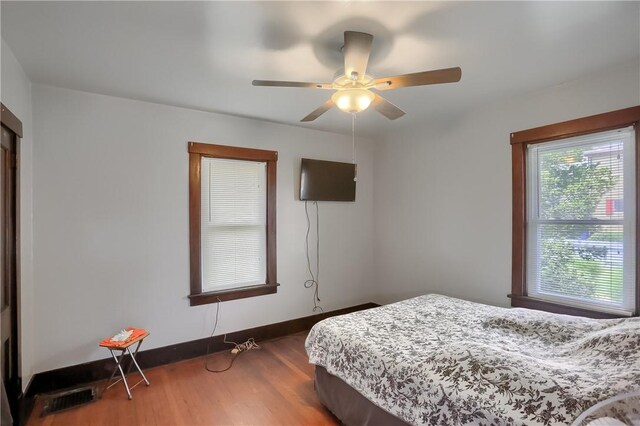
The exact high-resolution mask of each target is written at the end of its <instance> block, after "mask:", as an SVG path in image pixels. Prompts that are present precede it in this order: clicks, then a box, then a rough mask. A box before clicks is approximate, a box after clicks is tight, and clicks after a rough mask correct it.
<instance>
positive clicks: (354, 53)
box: [342, 31, 373, 79]
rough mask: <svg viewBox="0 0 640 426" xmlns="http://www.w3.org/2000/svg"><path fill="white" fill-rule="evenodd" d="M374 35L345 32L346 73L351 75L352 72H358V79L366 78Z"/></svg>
mask: <svg viewBox="0 0 640 426" xmlns="http://www.w3.org/2000/svg"><path fill="white" fill-rule="evenodd" d="M372 43H373V36H372V35H371V34H367V33H359V32H356V31H345V32H344V49H343V51H342V53H343V54H344V75H346V76H347V77H351V75H352V74H351V73H353V72H356V73H358V79H362V78H364V76H365V74H366V72H367V63H368V62H369V54H370V53H371V44H372Z"/></svg>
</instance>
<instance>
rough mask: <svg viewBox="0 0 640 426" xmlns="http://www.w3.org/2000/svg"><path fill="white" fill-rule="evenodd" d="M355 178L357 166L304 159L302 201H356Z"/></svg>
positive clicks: (301, 181) (301, 174) (301, 180)
mask: <svg viewBox="0 0 640 426" xmlns="http://www.w3.org/2000/svg"><path fill="white" fill-rule="evenodd" d="M355 177H356V165H355V164H352V163H338V162H335V161H323V160H312V159H309V158H303V159H302V167H301V171H300V200H302V201H355V200H356V181H355Z"/></svg>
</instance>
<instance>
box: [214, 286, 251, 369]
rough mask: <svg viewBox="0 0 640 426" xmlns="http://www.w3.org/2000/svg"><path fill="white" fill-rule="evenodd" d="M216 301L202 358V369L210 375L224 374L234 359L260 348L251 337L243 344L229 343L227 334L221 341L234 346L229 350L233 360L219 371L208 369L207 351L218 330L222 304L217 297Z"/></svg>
mask: <svg viewBox="0 0 640 426" xmlns="http://www.w3.org/2000/svg"><path fill="white" fill-rule="evenodd" d="M216 299H217V300H218V302H217V303H216V320H215V322H214V323H213V330H212V331H211V336H209V341H208V342H207V353H206V355H205V358H204V368H205V370H207V371H209V372H211V373H224V372H225V371H227V370H229V369H231V367H232V366H233V362H234V361H235V360H236V358H238V356H239V355H240V354H241V353H242V352H244V351H248V350H251V349H260V346H259V345H258V344H257V343H256V342H255V340H253V337H252V338H250V339H249V340H247V341H246V342H244V343H240V344H238V343H236V342H231V341H228V340H227V333H225V334H224V337H223V339H222V342H223V343H226V344H231V345H234V346H235V347H234V348H233V349H232V350H231V353H232V354H233V358H231V362H230V363H229V365H228V366H227V367H225V368H223V369H221V370H214V369H212V368H210V367H209V358H210V354H209V351H210V349H211V342H212V341H213V335H214V334H215V332H216V328H218V318H219V314H220V302H222V301H221V300H220V298H219V297H216Z"/></svg>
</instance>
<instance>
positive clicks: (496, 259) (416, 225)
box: [374, 62, 640, 306]
mask: <svg viewBox="0 0 640 426" xmlns="http://www.w3.org/2000/svg"><path fill="white" fill-rule="evenodd" d="M639 104H640V64H639V63H638V62H633V63H627V64H622V65H618V66H616V67H612V68H610V69H607V70H603V71H602V72H601V73H598V74H597V75H593V76H590V77H588V78H583V79H581V80H576V81H573V82H569V83H565V84H561V85H559V86H556V87H551V88H549V89H546V90H543V91H539V92H535V93H529V94H526V95H523V96H520V97H517V98H514V99H510V100H508V101H502V102H499V103H495V104H491V105H483V106H482V107H481V108H477V109H475V110H473V111H469V112H467V113H466V114H463V115H462V116H460V117H453V118H452V119H450V120H447V121H440V122H436V121H433V122H427V123H425V124H424V125H422V126H420V127H418V128H411V129H405V130H404V131H402V132H400V133H398V134H395V135H393V137H392V138H390V139H389V140H387V141H386V142H384V143H381V144H380V145H379V147H378V149H377V150H376V156H375V163H376V176H375V179H376V183H377V186H376V193H375V204H374V205H375V230H376V234H375V254H374V258H375V264H376V270H375V271H376V274H375V276H376V280H377V281H376V287H377V289H378V291H379V293H380V294H381V297H380V299H379V300H380V301H381V302H390V301H395V300H399V299H402V298H406V297H411V296H415V295H419V294H425V293H429V292H437V293H442V294H447V295H452V296H456V297H461V298H464V299H469V300H475V301H480V302H486V303H490V304H494V305H503V306H508V304H509V301H508V299H507V297H506V296H507V294H508V293H509V292H510V289H511V147H510V145H509V134H510V132H514V131H518V130H524V129H528V128H532V127H537V126H541V125H546V124H552V123H556V122H560V121H565V120H569V119H574V118H579V117H584V116H588V115H593V114H597V113H602V112H607V111H612V110H616V109H621V108H626V107H630V106H634V105H639Z"/></svg>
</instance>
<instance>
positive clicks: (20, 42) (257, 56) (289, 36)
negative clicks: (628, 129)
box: [1, 1, 640, 135]
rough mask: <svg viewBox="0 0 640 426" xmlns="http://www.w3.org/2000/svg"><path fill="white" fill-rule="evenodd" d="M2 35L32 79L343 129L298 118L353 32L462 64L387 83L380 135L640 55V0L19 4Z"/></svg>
mask: <svg viewBox="0 0 640 426" xmlns="http://www.w3.org/2000/svg"><path fill="white" fill-rule="evenodd" d="M1 7H2V37H3V39H4V40H5V41H6V42H7V43H8V45H9V46H10V47H11V49H12V50H13V52H14V54H15V55H16V57H17V58H18V61H19V62H20V63H21V64H22V66H23V67H24V69H25V71H26V73H27V74H28V76H29V77H30V78H31V79H32V81H33V82H36V83H42V84H48V85H53V86H59V87H66V88H71V89H78V90H85V91H89V92H96V93H102V94H108V95H114V96H122V97H127V98H133V99H140V100H145V101H152V102H159V103H164V104H170V105H177V106H183V107H188V108H195V109H199V110H205V111H212V112H222V113H228V114H234V115H239V116H246V117H252V118H258V119H264V120H270V121H275V122H281V123H288V124H294V125H301V126H304V127H310V128H316V129H323V130H330V131H336V132H341V133H347V132H349V131H350V129H351V121H350V118H349V116H348V115H347V114H345V113H342V112H340V111H338V110H337V109H334V110H331V111H329V112H328V113H326V114H325V115H323V116H322V117H320V118H319V119H318V120H316V121H315V122H313V123H309V124H301V123H299V120H300V119H301V118H302V117H304V116H305V115H306V114H307V113H309V112H310V111H312V110H313V109H315V108H316V107H317V106H319V105H320V104H322V103H323V102H324V101H325V100H326V99H327V98H328V97H329V95H330V92H328V91H324V90H310V89H292V88H264V87H253V86H252V85H251V80H253V79H274V80H294V81H318V82H328V81H331V80H332V78H333V76H334V73H335V72H336V71H337V70H339V69H340V67H341V65H342V56H341V55H342V54H341V52H340V47H341V45H342V37H343V36H342V34H343V32H344V31H345V30H356V31H364V32H369V33H371V34H373V35H374V37H375V38H374V48H373V52H372V56H371V60H370V62H369V72H368V73H369V74H372V75H374V76H376V77H382V76H389V75H397V74H404V73H410V72H416V71H423V70H430V69H438V68H447V67H453V66H460V67H462V71H463V74H462V81H461V82H460V83H458V84H444V85H439V86H424V87H415V88H401V89H397V90H393V91H386V92H384V93H383V95H384V96H385V97H387V98H388V99H389V100H390V101H391V102H393V103H395V104H396V105H398V106H399V107H401V108H402V109H404V110H405V111H406V112H407V115H406V116H404V117H402V118H400V119H398V120H396V121H393V122H392V121H389V120H387V119H386V118H384V117H383V116H381V115H380V114H378V113H377V112H375V111H374V110H367V111H365V112H363V113H361V114H359V117H358V126H359V129H360V130H359V132H360V133H361V134H362V133H364V134H367V135H375V134H378V133H381V132H388V131H392V130H393V129H394V128H398V126H406V125H410V124H411V123H416V122H420V121H424V120H426V119H430V118H434V117H443V116H445V115H451V114H454V113H456V112H460V111H462V110H464V109H467V108H471V107H476V106H478V105H481V104H482V103H484V102H488V101H492V100H495V99H497V98H501V97H507V96H513V95H516V94H518V93H526V92H528V91H531V90H535V89H539V88H543V87H548V86H553V85H556V84H560V83H562V82H565V81H567V80H572V79H574V78H577V77H580V76H582V75H586V74H590V73H593V72H596V71H598V70H600V69H603V68H605V67H607V66H608V65H611V64H616V63H621V62H626V61H631V60H633V59H634V58H637V57H638V56H640V2H609V1H605V2H368V1H334V2H9V1H2V6H1Z"/></svg>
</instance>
